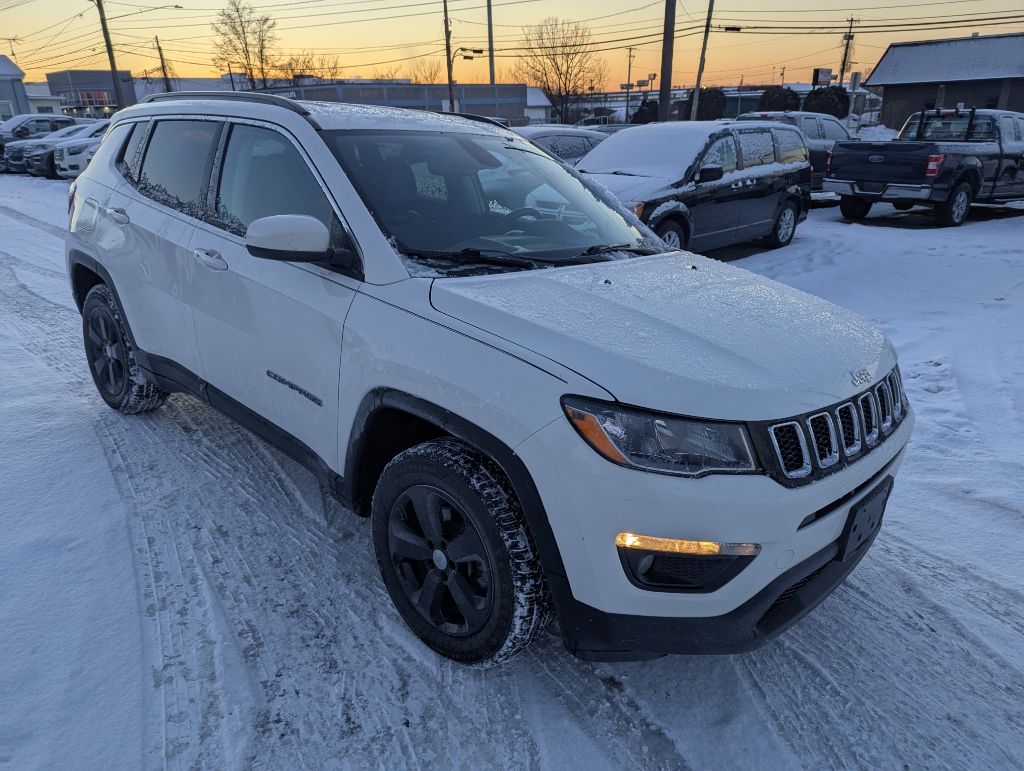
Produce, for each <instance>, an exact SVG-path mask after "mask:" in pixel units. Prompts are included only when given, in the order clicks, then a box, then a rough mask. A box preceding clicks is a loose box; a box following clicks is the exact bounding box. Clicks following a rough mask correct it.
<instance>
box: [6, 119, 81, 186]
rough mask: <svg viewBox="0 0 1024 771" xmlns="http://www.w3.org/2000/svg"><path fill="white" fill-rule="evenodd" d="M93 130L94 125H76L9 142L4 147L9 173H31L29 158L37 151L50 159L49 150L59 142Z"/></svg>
mask: <svg viewBox="0 0 1024 771" xmlns="http://www.w3.org/2000/svg"><path fill="white" fill-rule="evenodd" d="M91 130H92V124H85V123H81V124H74V125H71V126H65V127H64V128H62V129H60V130H58V131H54V132H51V133H49V134H47V135H45V136H41V137H36V138H35V139H21V140H18V141H15V142H8V143H7V144H6V145H5V146H4V162H5V163H6V165H7V171H8V172H10V173H16V174H23V173H25V172H27V171H29V157H30V156H31V157H33V158H34V156H35V153H36V152H37V151H38V152H39V153H40V154H42V155H43V156H44V157H49V150H50V149H52V147H53V146H54V145H55V144H57V143H58V142H62V141H64V140H65V139H73V138H75V137H79V136H83V135H85V134H88V133H89V132H91Z"/></svg>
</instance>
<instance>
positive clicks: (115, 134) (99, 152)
mask: <svg viewBox="0 0 1024 771" xmlns="http://www.w3.org/2000/svg"><path fill="white" fill-rule="evenodd" d="M134 127H135V124H134V123H119V124H118V125H116V126H114V128H112V129H111V130H110V133H108V134H107V135H106V136H105V137H103V141H102V142H100V146H99V147H97V148H96V154H95V155H94V156H93V162H94V163H95V164H96V168H101V167H102V166H103V165H105V164H106V163H107V162H108V161H109V159H110V158H116V157H117V156H118V154H119V153H120V152H121V148H122V147H124V142H125V140H126V139H127V138H128V135H129V134H130V133H131V132H132V129H133V128H134Z"/></svg>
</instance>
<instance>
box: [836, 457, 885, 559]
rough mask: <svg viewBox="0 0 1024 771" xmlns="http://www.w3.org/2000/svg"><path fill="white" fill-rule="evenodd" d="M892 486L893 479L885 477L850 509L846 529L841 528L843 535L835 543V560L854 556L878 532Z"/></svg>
mask: <svg viewBox="0 0 1024 771" xmlns="http://www.w3.org/2000/svg"><path fill="white" fill-rule="evenodd" d="M892 485H893V478H892V477H891V476H887V477H886V478H885V479H883V480H882V481H881V482H880V483H879V484H878V485H876V486H875V488H874V489H873V490H872V491H871V492H869V493H868V494H867V495H865V496H864V497H863V498H861V499H860V500H859V501H857V503H855V504H854V505H853V507H852V508H851V509H850V515H849V516H848V517H847V518H846V527H844V528H843V534H842V535H841V536H839V541H838V542H837V544H838V546H839V554H838V555H837V559H838V560H839V561H840V562H843V561H845V560H846V559H848V558H849V557H851V556H852V555H854V554H856V552H858V551H859V550H860V549H861V547H862V546H864V545H865V544H866V543H867V542H868V541H870V540H871V539H872V537H873V536H874V535H875V533H877V532H878V529H879V528H880V527H881V526H882V517H883V516H884V514H885V505H886V503H888V502H889V494H890V493H891V492H892Z"/></svg>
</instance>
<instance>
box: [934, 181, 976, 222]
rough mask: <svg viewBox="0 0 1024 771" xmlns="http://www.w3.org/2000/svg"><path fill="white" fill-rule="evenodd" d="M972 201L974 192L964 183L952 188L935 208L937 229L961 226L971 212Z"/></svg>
mask: <svg viewBox="0 0 1024 771" xmlns="http://www.w3.org/2000/svg"><path fill="white" fill-rule="evenodd" d="M973 199H974V191H973V190H972V189H971V186H970V185H969V184H968V183H966V182H961V183H960V184H959V185H957V186H956V187H954V188H953V190H952V192H951V193H950V194H949V197H948V198H946V200H945V201H943V202H942V203H940V204H936V206H935V222H936V224H938V225H939V227H943V228H947V227H955V226H957V225H962V224H963V223H964V220H965V219H967V213H968V212H969V211H970V210H971V201H972V200H973Z"/></svg>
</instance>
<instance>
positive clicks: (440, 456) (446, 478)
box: [371, 439, 550, 665]
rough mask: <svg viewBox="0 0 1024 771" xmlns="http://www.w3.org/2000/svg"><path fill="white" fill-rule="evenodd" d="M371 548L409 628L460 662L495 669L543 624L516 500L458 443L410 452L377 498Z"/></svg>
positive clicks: (501, 478)
mask: <svg viewBox="0 0 1024 771" xmlns="http://www.w3.org/2000/svg"><path fill="white" fill-rule="evenodd" d="M371 517H372V520H373V521H372V529H373V546H374V551H375V552H376V555H377V565H378V566H379V568H380V574H381V577H382V578H383V580H384V586H385V587H386V588H387V591H388V594H389V595H390V596H391V600H392V602H394V604H395V607H396V608H397V609H398V612H399V613H400V614H401V616H402V618H403V619H404V620H405V623H406V624H407V625H408V626H409V628H410V629H412V631H413V632H414V633H415V634H416V635H417V636H418V637H419V638H420V639H421V640H423V642H425V643H426V644H427V645H429V646H430V647H431V648H433V649H434V650H435V651H437V652H438V653H440V654H441V655H442V656H446V657H448V658H450V659H453V660H455V661H458V662H460V663H463V664H488V665H491V664H498V663H501V662H503V661H507V660H508V659H510V658H512V657H513V656H515V655H516V654H517V653H519V652H520V651H522V650H523V649H525V648H526V647H527V646H528V645H529V644H530V643H531V642H533V640H534V639H535V638H536V637H537V635H538V634H539V633H540V632H541V630H542V629H543V628H544V626H545V625H546V623H547V621H548V618H549V616H550V601H549V599H548V594H547V588H546V586H545V583H544V576H543V573H542V571H541V566H540V560H539V559H538V556H537V550H536V547H535V546H534V544H533V540H532V538H531V536H530V533H529V531H528V530H527V528H526V523H525V521H524V518H523V511H522V508H521V506H520V505H519V501H518V499H517V498H516V495H515V493H514V492H513V490H512V488H511V485H510V484H509V482H508V480H507V479H506V478H505V475H504V474H503V473H502V471H501V469H500V468H499V467H498V466H497V465H496V464H495V463H494V462H493V461H491V460H490V459H489V458H487V457H486V456H484V455H483V454H481V453H480V452H478V451H476V450H475V449H473V448H472V447H470V446H469V445H466V444H464V443H463V442H460V441H458V440H455V439H438V440H435V441H430V442H425V443H423V444H420V445H417V446H415V447H412V448H411V449H408V450H406V451H405V452H402V453H400V454H399V455H398V456H397V457H395V458H394V459H393V460H392V461H391V462H390V463H389V464H388V465H387V467H386V468H385V469H384V472H383V473H382V474H381V477H380V481H379V482H378V483H377V489H376V490H375V491H374V494H373V506H372V511H371Z"/></svg>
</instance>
